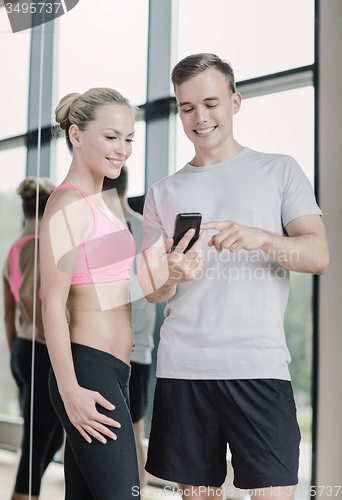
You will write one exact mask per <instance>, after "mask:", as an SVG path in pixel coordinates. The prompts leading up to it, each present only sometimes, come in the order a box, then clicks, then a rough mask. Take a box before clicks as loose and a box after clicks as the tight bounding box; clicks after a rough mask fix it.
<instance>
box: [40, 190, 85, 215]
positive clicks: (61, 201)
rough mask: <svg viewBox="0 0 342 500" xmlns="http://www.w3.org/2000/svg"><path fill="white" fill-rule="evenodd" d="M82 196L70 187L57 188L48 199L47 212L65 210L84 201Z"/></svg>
mask: <svg viewBox="0 0 342 500" xmlns="http://www.w3.org/2000/svg"><path fill="white" fill-rule="evenodd" d="M83 199H84V198H83V196H82V194H81V193H80V192H79V191H77V190H76V189H71V188H68V187H60V188H57V189H56V190H55V191H54V192H53V193H52V194H51V196H50V198H49V199H48V202H47V205H46V209H45V212H47V211H54V210H59V209H61V208H65V207H66V206H68V205H71V204H72V203H75V202H78V201H81V200H83Z"/></svg>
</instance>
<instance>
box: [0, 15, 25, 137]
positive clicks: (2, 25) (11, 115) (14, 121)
mask: <svg viewBox="0 0 342 500" xmlns="http://www.w3.org/2000/svg"><path fill="white" fill-rule="evenodd" d="M0 33H1V51H0V68H1V73H2V77H1V78H0V108H1V120H0V139H3V138H7V137H11V136H16V135H21V134H24V133H26V130H27V111H28V82H29V63H30V44H31V30H26V31H23V32H20V33H15V34H14V33H12V31H11V26H10V23H9V20H8V17H7V13H6V10H5V9H4V8H3V9H1V8H0Z"/></svg>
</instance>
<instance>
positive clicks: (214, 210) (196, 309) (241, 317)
mask: <svg viewBox="0 0 342 500" xmlns="http://www.w3.org/2000/svg"><path fill="white" fill-rule="evenodd" d="M182 212H200V213H202V222H212V221H226V220H229V221H233V222H236V223H238V224H241V225H244V226H249V227H254V228H260V229H263V230H265V231H269V232H271V233H275V234H278V235H284V234H285V230H284V228H285V226H286V225H287V224H288V223H289V222H291V221H292V220H294V219H296V218H298V217H301V216H305V215H313V214H317V215H321V211H320V209H319V208H318V206H317V204H316V201H315V197H314V193H313V189H312V186H311V184H310V182H309V180H308V179H307V177H306V176H305V174H304V173H303V171H302V170H301V168H300V167H299V165H298V164H297V162H296V161H295V160H294V159H293V158H291V157H289V156H286V155H278V154H264V153H259V152H256V151H253V150H251V149H249V148H247V147H245V148H244V149H243V150H242V151H241V152H240V153H239V154H237V155H236V156H234V157H233V158H230V159H228V160H225V161H223V162H221V163H218V164H216V165H210V166H205V167H193V166H191V165H190V164H189V163H188V164H187V165H185V167H184V168H182V169H181V170H179V171H178V172H176V173H175V174H173V175H171V176H169V177H166V178H165V179H162V180H161V181H160V182H158V183H156V184H155V185H154V186H152V187H151V189H150V190H149V192H148V195H147V198H146V203H145V208H144V232H145V238H144V244H143V248H144V249H145V248H148V247H150V246H154V245H156V244H160V242H161V241H163V240H165V239H166V238H167V237H168V236H172V234H173V230H174V222H175V217H176V215H177V214H178V213H182ZM206 233H207V237H206V240H205V243H204V245H203V247H202V248H203V251H204V256H203V260H204V267H203V269H202V270H201V272H200V274H199V275H198V276H197V277H196V278H195V279H193V280H192V281H189V282H187V283H179V284H178V285H177V291H176V294H175V295H174V296H173V297H172V298H171V299H170V300H169V301H168V303H167V305H166V308H165V321H164V324H163V326H162V328H161V338H160V343H159V348H158V362H157V377H162V378H178V379H216V380H220V379H255V378H277V379H285V380H289V379H290V374H289V370H288V364H289V363H290V360H291V358H290V354H289V351H288V349H287V346H286V341H285V335H284V329H283V322H284V312H285V308H286V304H287V300H288V292H289V274H290V273H289V272H288V271H287V270H286V269H284V268H283V267H282V266H281V265H280V264H278V263H277V262H275V261H274V260H273V259H272V255H267V254H266V253H265V252H263V251H262V250H255V251H251V252H247V251H245V250H239V251H238V252H236V253H231V252H230V251H229V250H223V251H222V252H221V253H219V252H217V250H216V249H215V247H208V245H207V243H208V241H209V239H210V238H211V237H212V235H214V234H216V233H217V231H214V230H211V231H206ZM158 235H159V236H161V237H162V238H159V243H156V242H157V240H158ZM291 258H293V259H298V254H297V253H296V252H293V255H291Z"/></svg>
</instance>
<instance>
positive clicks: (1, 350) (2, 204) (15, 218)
mask: <svg viewBox="0 0 342 500" xmlns="http://www.w3.org/2000/svg"><path fill="white" fill-rule="evenodd" d="M25 175H26V147H20V148H16V149H10V150H7V151H0V234H1V238H0V265H1V271H2V269H3V266H4V263H5V260H6V258H7V255H8V250H9V248H10V246H11V245H12V244H13V243H14V242H15V241H16V239H17V238H18V236H19V235H20V231H21V229H22V224H23V215H22V209H21V198H20V197H19V196H18V195H17V192H16V190H17V188H18V186H19V184H20V183H21V181H22V180H23V179H24V178H25ZM1 283H2V280H1ZM1 297H3V294H1ZM0 311H1V312H0V315H1V321H0V413H4V414H6V415H15V416H17V415H19V404H18V398H17V394H18V393H17V386H16V385H15V382H14V380H13V377H12V374H11V371H10V364H9V357H10V356H9V349H8V346H7V341H6V333H5V326H4V320H3V318H4V307H3V300H2V299H1V301H0Z"/></svg>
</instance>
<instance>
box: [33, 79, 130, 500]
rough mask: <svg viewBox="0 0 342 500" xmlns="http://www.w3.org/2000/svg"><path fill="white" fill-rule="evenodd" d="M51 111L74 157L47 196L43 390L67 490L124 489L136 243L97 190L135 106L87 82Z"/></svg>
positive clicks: (112, 168)
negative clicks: (61, 437) (55, 422)
mask: <svg viewBox="0 0 342 500" xmlns="http://www.w3.org/2000/svg"><path fill="white" fill-rule="evenodd" d="M56 121H57V122H58V123H60V124H61V127H62V128H63V129H64V130H65V132H66V140H67V144H68V147H69V149H70V150H71V151H72V155H73V159H72V163H71V166H70V170H69V172H68V174H67V176H66V178H65V179H64V181H63V183H62V184H61V185H60V186H59V187H58V188H57V189H56V190H55V192H54V193H53V194H52V196H51V198H50V200H49V202H48V205H47V208H46V211H45V214H44V218H43V221H42V227H41V232H40V250H41V252H40V254H41V275H42V312H43V321H44V326H45V331H46V342H47V346H48V350H49V355H50V358H51V364H52V369H53V371H52V372H51V374H50V393H51V398H52V401H53V404H54V407H55V410H56V411H57V413H58V416H59V418H60V420H61V422H62V424H63V426H64V428H65V430H66V433H67V437H68V439H67V444H66V450H65V461H64V463H65V479H66V497H65V498H66V499H70V500H71V499H72V500H77V499H80V500H81V499H82V500H85V499H92V498H101V499H103V500H110V499H112V498H113V497H115V498H130V497H131V496H132V488H133V486H137V487H138V486H139V477H138V466H137V458H136V449H135V441H134V434H133V427H132V422H131V419H130V414H129V410H128V406H127V400H128V394H127V385H128V380H129V374H130V366H129V359H130V354H131V350H132V345H133V330H132V323H131V309H130V297H129V273H128V271H129V267H130V265H131V263H132V261H133V258H134V252H135V245H134V240H133V238H132V235H131V234H130V233H129V231H128V229H127V228H126V226H124V225H123V224H122V223H121V222H120V221H119V220H118V219H117V218H116V217H115V216H114V214H113V213H112V212H111V211H110V210H109V209H108V208H107V207H106V205H105V203H104V201H103V198H102V195H101V190H102V183H103V178H104V176H107V177H109V178H116V177H118V175H119V174H120V170H121V167H122V166H123V164H124V163H125V162H126V160H127V159H128V158H129V156H130V155H131V153H132V137H133V135H134V115H133V109H132V107H131V106H130V104H129V102H128V100H127V99H126V98H124V97H123V96H122V95H121V94H120V93H119V92H117V91H115V90H112V89H108V88H94V89H91V90H89V91H87V92H86V93H85V94H83V95H80V94H68V95H67V96H65V97H64V98H63V99H62V100H61V102H60V103H59V105H58V106H57V109H56ZM118 242H119V244H118ZM118 249H120V255H119V254H118ZM66 309H67V311H68V315H66ZM67 316H68V318H67ZM114 409H115V412H114V413H113V410H114ZM113 417H114V418H115V420H114V419H113ZM113 430H115V433H114V432H113ZM89 471H92V473H90V474H89Z"/></svg>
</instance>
